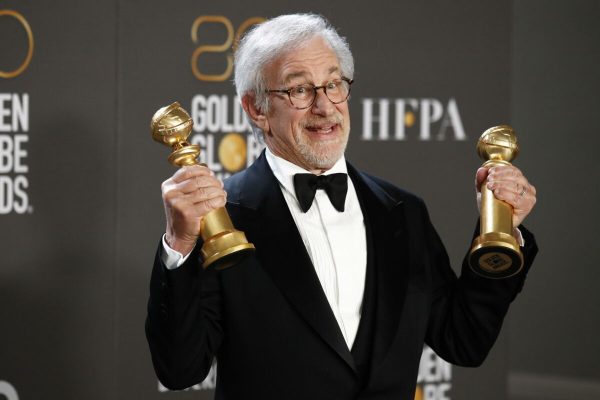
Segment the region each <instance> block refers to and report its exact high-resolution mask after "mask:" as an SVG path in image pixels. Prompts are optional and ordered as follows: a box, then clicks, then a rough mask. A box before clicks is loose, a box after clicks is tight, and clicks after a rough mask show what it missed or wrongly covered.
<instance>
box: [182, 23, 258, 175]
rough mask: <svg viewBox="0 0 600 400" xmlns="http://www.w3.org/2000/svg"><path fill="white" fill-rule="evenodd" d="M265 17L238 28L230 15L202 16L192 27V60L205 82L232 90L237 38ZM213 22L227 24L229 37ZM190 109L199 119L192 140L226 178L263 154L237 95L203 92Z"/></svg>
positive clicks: (204, 158) (196, 73)
mask: <svg viewBox="0 0 600 400" xmlns="http://www.w3.org/2000/svg"><path fill="white" fill-rule="evenodd" d="M264 20H265V18H263V17H251V18H248V19H246V20H245V21H244V22H242V23H241V24H240V26H239V27H238V28H237V30H235V29H234V26H233V24H232V22H231V20H230V19H229V18H227V17H226V16H224V15H201V16H199V17H198V18H196V19H195V20H194V22H193V23H192V30H191V38H192V42H193V43H194V44H196V45H198V47H196V48H195V49H194V51H193V52H192V57H191V60H190V61H191V69H192V74H193V75H194V77H196V79H198V80H199V81H202V82H214V83H217V84H219V85H225V86H221V88H222V87H225V88H226V89H228V91H231V89H232V86H231V83H230V82H229V80H230V78H231V75H232V74H233V52H234V51H235V48H236V47H237V43H238V41H239V39H240V37H241V36H242V35H243V34H244V33H245V32H246V31H247V30H248V28H250V27H251V26H253V25H255V24H258V23H261V22H263V21H264ZM208 28H213V29H217V30H220V31H223V30H224V31H225V33H226V36H225V40H224V41H222V42H218V43H215V42H214V41H213V40H212V37H211V36H213V35H210V32H211V31H210V30H209V29H208ZM215 64H216V66H215ZM221 82H223V83H221ZM205 87H210V86H208V85H206V86H205ZM190 115H191V117H192V120H193V121H194V134H193V135H192V136H191V138H190V142H191V143H193V144H197V145H199V146H200V148H201V150H202V151H201V153H200V157H199V158H200V162H203V163H205V164H206V165H207V166H208V167H209V168H210V169H211V170H213V172H214V173H215V175H216V176H217V177H219V178H220V179H224V178H227V177H228V176H230V175H231V174H232V173H234V172H237V171H240V170H241V169H243V168H246V167H247V166H248V165H250V164H252V162H254V160H256V158H258V156H259V155H260V152H261V150H262V145H261V144H260V143H258V141H257V140H256V139H255V137H254V135H253V134H252V129H251V127H250V123H249V122H248V120H247V119H246V116H245V115H244V111H243V109H242V106H241V104H240V101H239V99H238V97H237V96H235V95H231V94H213V93H199V94H197V95H195V96H194V97H192V100H191V103H190Z"/></svg>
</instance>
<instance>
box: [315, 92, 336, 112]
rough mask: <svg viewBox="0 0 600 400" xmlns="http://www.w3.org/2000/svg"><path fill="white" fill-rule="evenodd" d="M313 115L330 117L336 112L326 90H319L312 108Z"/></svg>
mask: <svg viewBox="0 0 600 400" xmlns="http://www.w3.org/2000/svg"><path fill="white" fill-rule="evenodd" d="M311 111H312V112H313V114H317V115H324V116H330V115H332V114H333V113H334V112H335V104H333V103H332V102H331V100H329V98H328V97H327V95H326V94H325V88H319V89H317V92H316V93H315V102H314V103H313V105H312V107H311Z"/></svg>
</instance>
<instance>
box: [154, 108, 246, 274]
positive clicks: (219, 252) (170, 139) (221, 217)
mask: <svg viewBox="0 0 600 400" xmlns="http://www.w3.org/2000/svg"><path fill="white" fill-rule="evenodd" d="M192 126H193V121H192V119H191V118H190V116H189V114H188V113H187V112H186V111H185V110H184V109H183V108H182V107H181V105H180V104H179V103H178V102H175V103H173V104H171V105H168V106H166V107H163V108H161V109H159V110H158V111H157V112H156V113H155V114H154V116H153V117H152V122H151V125H150V128H151V130H152V138H153V139H154V140H156V141H157V142H159V143H162V144H164V145H167V146H171V148H172V149H173V152H172V153H171V155H170V156H169V162H170V163H171V164H173V165H174V166H176V167H183V166H186V165H196V164H199V162H198V155H199V154H200V148H199V147H198V146H197V145H194V144H190V143H188V142H187V138H188V137H189V135H190V133H191V132H192ZM200 236H201V237H202V240H203V241H204V243H203V245H202V249H201V253H202V260H203V263H202V266H203V267H204V268H208V267H209V266H213V267H214V268H216V269H224V268H228V267H231V266H233V265H235V264H236V263H237V262H238V261H239V260H240V259H241V258H242V257H244V256H245V255H246V253H247V252H248V251H253V250H254V245H253V244H252V243H249V242H248V240H247V239H246V235H245V234H244V232H242V231H238V230H237V229H235V228H234V226H233V223H232V222H231V218H229V214H228V213H227V210H225V208H223V207H221V208H218V209H216V210H213V211H211V212H209V213H208V214H207V215H206V216H204V218H203V219H202V222H201V226H200Z"/></svg>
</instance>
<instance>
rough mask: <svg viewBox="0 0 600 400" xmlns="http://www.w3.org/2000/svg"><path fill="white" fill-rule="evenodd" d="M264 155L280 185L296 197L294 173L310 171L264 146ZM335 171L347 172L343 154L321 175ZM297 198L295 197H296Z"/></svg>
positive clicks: (334, 172)
mask: <svg viewBox="0 0 600 400" xmlns="http://www.w3.org/2000/svg"><path fill="white" fill-rule="evenodd" d="M265 155H266V157H267V162H268V163H269V167H271V170H272V171H273V175H275V178H277V180H278V181H279V183H280V184H281V186H283V188H284V189H285V190H287V191H288V192H289V193H291V194H292V195H293V196H294V198H296V191H295V190H294V175H296V174H307V173H308V174H309V173H311V172H310V171H307V170H305V169H304V168H302V167H299V166H298V165H296V164H293V163H291V162H289V161H288V160H285V159H283V158H281V157H279V156H276V155H275V154H273V153H272V152H271V150H269V148H268V147H267V148H265ZM336 173H344V174H347V173H348V167H347V166H346V158H345V157H344V155H342V157H340V159H339V160H337V161H336V163H335V164H333V167H331V168H330V169H328V170H327V171H325V172H324V173H323V175H329V174H336ZM296 199H297V198H296Z"/></svg>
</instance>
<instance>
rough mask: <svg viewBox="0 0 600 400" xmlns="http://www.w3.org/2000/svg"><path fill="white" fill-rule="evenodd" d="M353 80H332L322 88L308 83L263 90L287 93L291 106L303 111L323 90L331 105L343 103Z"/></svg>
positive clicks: (346, 98)
mask: <svg viewBox="0 0 600 400" xmlns="http://www.w3.org/2000/svg"><path fill="white" fill-rule="evenodd" d="M353 82H354V80H352V79H348V78H345V77H342V78H341V79H334V80H332V81H329V82H327V83H326V84H324V85H322V86H315V85H311V84H309V83H305V84H303V85H298V86H294V87H291V88H289V89H272V90H265V93H287V95H288V98H289V99H290V103H291V105H292V106H293V107H294V108H296V109H298V110H304V109H306V108H309V107H311V106H312V105H313V104H314V103H315V99H316V98H317V90H319V89H323V92H324V93H325V96H327V98H328V99H329V101H331V102H332V103H333V104H339V103H343V102H344V101H346V100H348V97H349V96H350V85H352V83H353Z"/></svg>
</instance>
